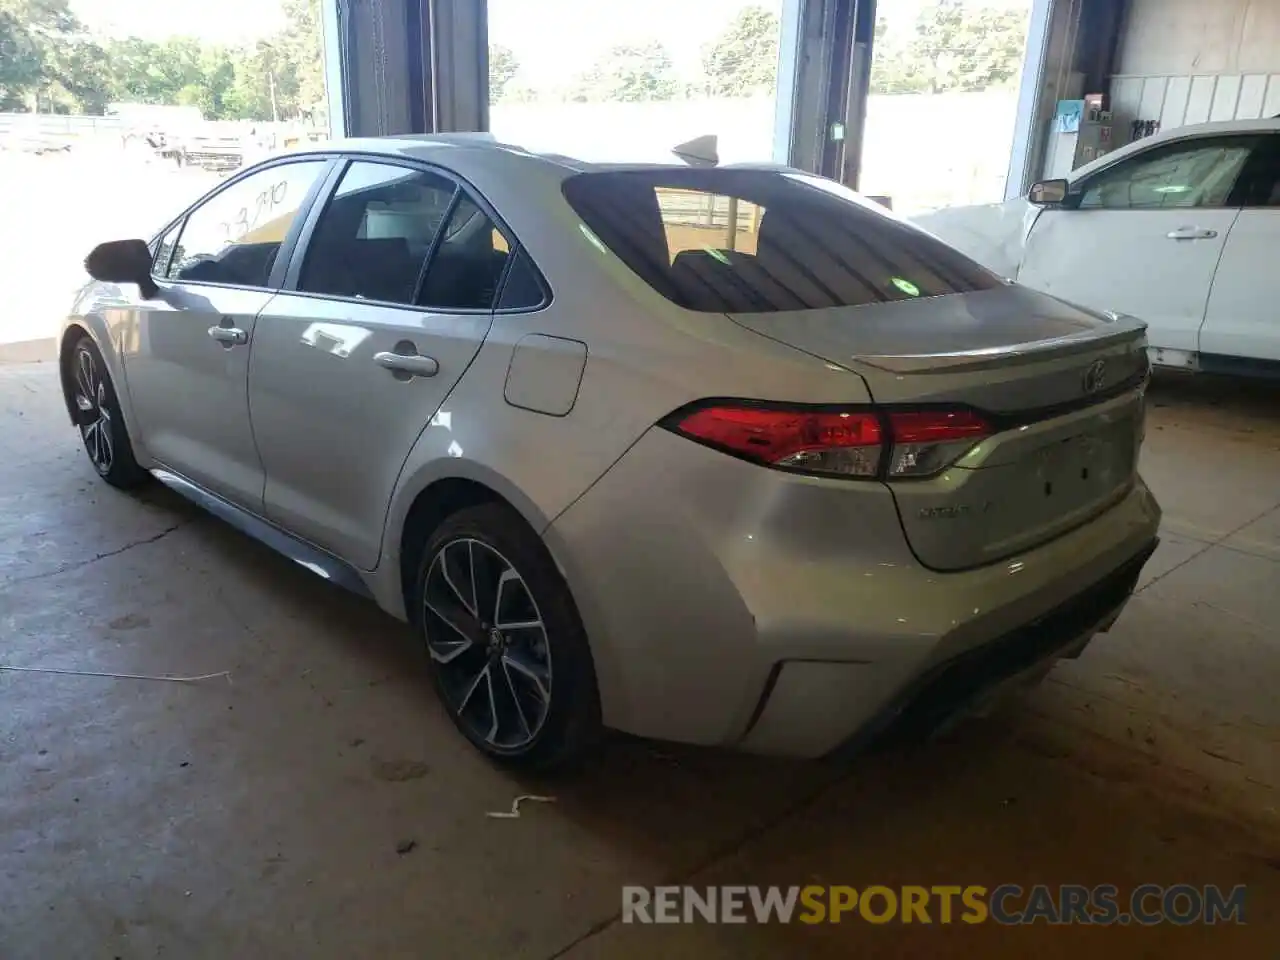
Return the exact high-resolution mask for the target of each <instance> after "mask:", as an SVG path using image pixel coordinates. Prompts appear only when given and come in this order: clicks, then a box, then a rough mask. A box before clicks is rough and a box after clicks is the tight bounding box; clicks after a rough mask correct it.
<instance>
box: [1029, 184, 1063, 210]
mask: <svg viewBox="0 0 1280 960" xmlns="http://www.w3.org/2000/svg"><path fill="white" fill-rule="evenodd" d="M1069 189H1070V184H1068V183H1067V181H1066V180H1041V181H1040V182H1038V183H1033V184H1032V185H1031V191H1030V192H1029V193H1028V194H1027V202H1028V203H1034V204H1035V205H1036V206H1037V207H1052V206H1056V205H1058V204H1060V203H1065V202H1066V200H1067V193H1068V191H1069Z"/></svg>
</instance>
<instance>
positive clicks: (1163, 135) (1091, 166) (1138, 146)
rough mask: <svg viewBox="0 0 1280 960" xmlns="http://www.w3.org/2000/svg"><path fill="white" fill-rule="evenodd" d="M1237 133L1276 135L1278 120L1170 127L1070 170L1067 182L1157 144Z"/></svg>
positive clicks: (1279, 125)
mask: <svg viewBox="0 0 1280 960" xmlns="http://www.w3.org/2000/svg"><path fill="white" fill-rule="evenodd" d="M1120 132H1124V128H1123V124H1121V131H1120ZM1238 133H1280V117H1267V118H1265V119H1259V120H1215V121H1214V122H1212V123H1192V124H1188V125H1187V126H1185V127H1170V128H1169V129H1168V130H1161V131H1160V132H1159V133H1154V134H1152V135H1151V136H1149V137H1142V138H1141V139H1139V140H1134V141H1132V142H1131V143H1127V144H1125V145H1124V146H1123V147H1118V148H1116V149H1115V150H1112V151H1111V152H1110V153H1104V154H1103V155H1102V156H1100V157H1098V159H1096V160H1093V161H1090V162H1089V163H1086V164H1085V165H1084V166H1082V167H1078V168H1076V169H1075V170H1073V171H1072V172H1071V178H1072V179H1073V180H1074V179H1076V178H1078V177H1080V176H1083V175H1085V174H1088V173H1092V172H1093V171H1094V170H1096V169H1098V168H1099V167H1104V166H1107V165H1108V164H1110V163H1114V162H1115V161H1116V160H1119V159H1120V158H1121V157H1126V156H1128V155H1129V154H1131V153H1136V152H1137V151H1139V150H1145V149H1147V148H1149V147H1152V146H1155V145H1156V144H1159V143H1171V142H1173V141H1175V140H1186V139H1189V138H1191V137H1212V136H1222V135H1224V134H1238Z"/></svg>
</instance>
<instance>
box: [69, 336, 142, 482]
mask: <svg viewBox="0 0 1280 960" xmlns="http://www.w3.org/2000/svg"><path fill="white" fill-rule="evenodd" d="M67 363H68V369H67V381H66V382H67V384H68V387H69V389H70V391H71V400H72V406H73V407H74V409H75V414H76V425H77V426H78V427H79V429H80V439H81V441H82V442H83V443H84V449H85V453H86V454H88V456H89V462H90V463H91V464H92V465H93V468H94V470H96V471H97V472H98V476H100V477H102V479H103V480H105V481H107V483H109V484H111V485H112V486H113V487H119V488H120V489H122V490H127V489H130V488H133V487H136V486H138V485H139V484H140V483H142V482H143V481H144V480H145V479H146V478H147V472H146V471H145V470H143V469H142V468H141V467H140V466H138V461H137V460H136V459H134V456H133V445H132V443H131V442H130V440H129V431H128V429H127V428H126V427H125V425H124V417H123V415H122V414H121V413H120V400H119V398H118V396H117V395H116V391H115V386H114V384H112V382H111V374H110V373H108V372H107V365H106V362H105V361H104V360H103V359H102V354H101V352H99V350H98V346H97V344H95V343H94V342H93V340H92V339H91V338H90V337H87V336H84V337H81V338H80V339H79V340H78V341H77V342H76V345H75V347H74V348H72V351H71V355H70V357H69V358H68V360H67Z"/></svg>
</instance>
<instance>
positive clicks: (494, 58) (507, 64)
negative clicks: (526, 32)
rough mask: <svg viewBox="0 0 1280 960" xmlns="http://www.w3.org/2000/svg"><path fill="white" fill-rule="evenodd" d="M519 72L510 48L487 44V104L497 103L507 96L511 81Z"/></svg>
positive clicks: (518, 66) (518, 64) (497, 44)
mask: <svg viewBox="0 0 1280 960" xmlns="http://www.w3.org/2000/svg"><path fill="white" fill-rule="evenodd" d="M519 70H520V62H519V61H518V60H516V55H515V53H514V52H512V50H511V48H510V47H504V46H502V45H501V44H499V43H491V44H489V102H490V103H497V102H498V101H499V100H502V99H504V98H505V97H506V95H507V88H508V86H509V85H510V83H511V79H512V78H513V77H514V76H515V75H516V73H517V72H519Z"/></svg>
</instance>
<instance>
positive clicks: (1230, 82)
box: [1111, 0, 1280, 130]
mask: <svg viewBox="0 0 1280 960" xmlns="http://www.w3.org/2000/svg"><path fill="white" fill-rule="evenodd" d="M1118 61H1119V62H1118V64H1117V67H1118V69H1117V71H1116V74H1115V75H1114V76H1113V77H1112V80H1111V102H1112V109H1113V110H1114V111H1115V112H1116V113H1118V114H1119V115H1120V116H1121V117H1123V118H1124V119H1126V120H1158V121H1160V126H1161V129H1165V130H1167V129H1169V128H1170V127H1178V126H1183V125H1184V124H1188V123H1203V122H1204V121H1206V120H1233V119H1252V118H1255V117H1269V116H1275V115H1276V114H1280V0H1132V3H1131V6H1130V10H1129V17H1128V23H1127V25H1126V27H1125V32H1124V35H1123V37H1122V39H1121V43H1120V51H1119V58H1118Z"/></svg>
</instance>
